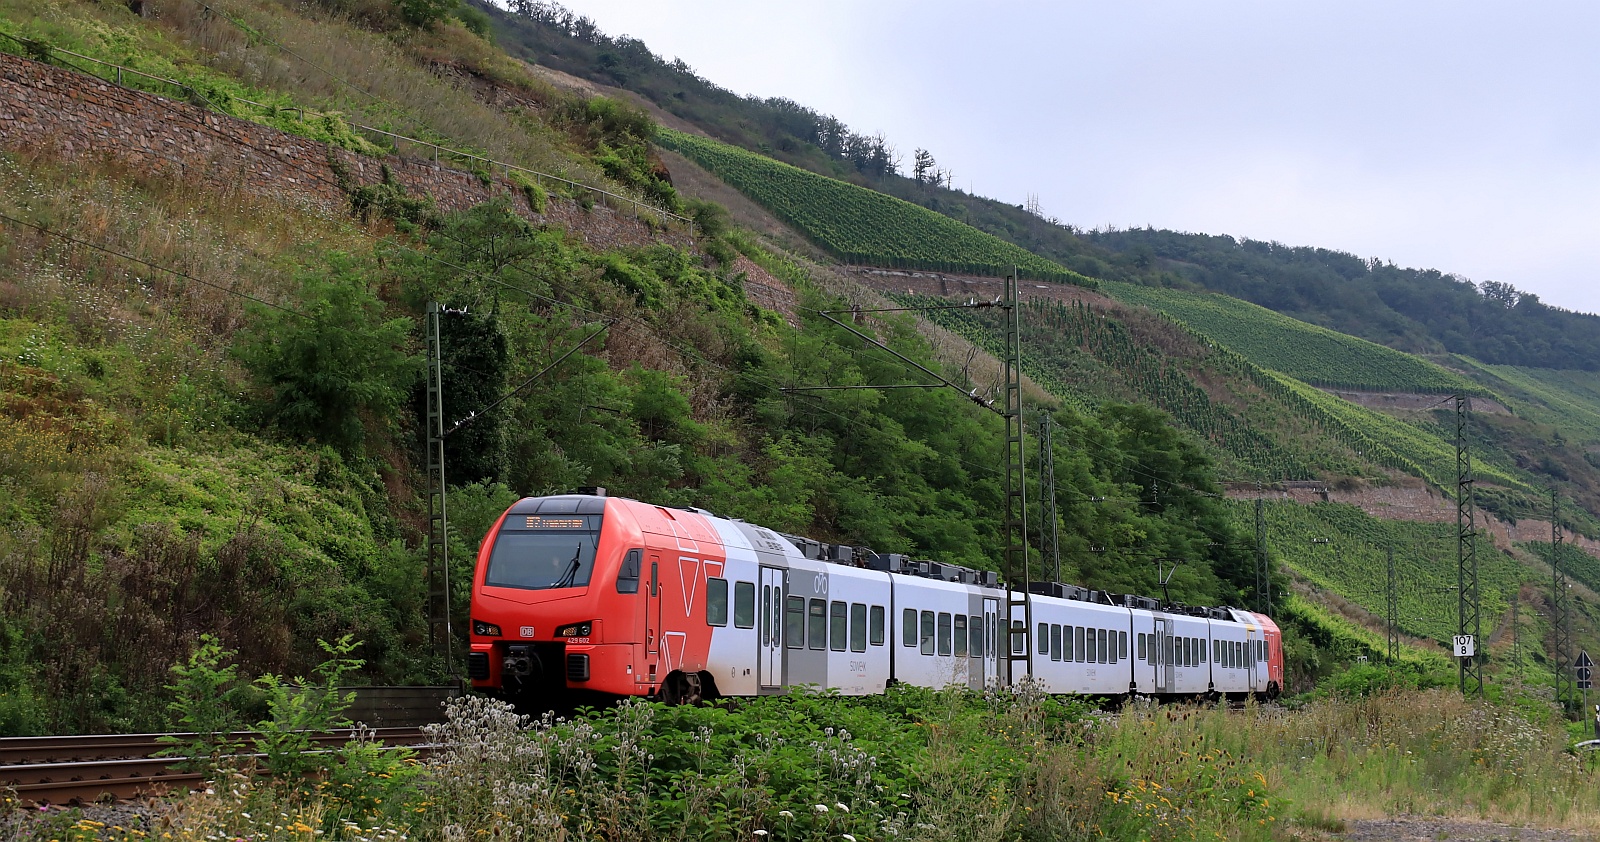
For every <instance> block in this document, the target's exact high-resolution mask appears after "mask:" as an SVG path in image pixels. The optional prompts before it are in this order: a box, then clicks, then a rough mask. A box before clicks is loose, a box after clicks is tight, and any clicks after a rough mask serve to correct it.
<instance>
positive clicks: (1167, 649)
mask: <svg viewBox="0 0 1600 842" xmlns="http://www.w3.org/2000/svg"><path fill="white" fill-rule="evenodd" d="M1177 641H1178V639H1177V638H1176V637H1164V638H1162V639H1161V654H1162V658H1161V663H1163V664H1170V665H1172V666H1177V665H1178V660H1177V659H1176V658H1174V657H1173V655H1175V654H1176V653H1175V652H1174V651H1173V647H1174V646H1175V645H1176V643H1177Z"/></svg>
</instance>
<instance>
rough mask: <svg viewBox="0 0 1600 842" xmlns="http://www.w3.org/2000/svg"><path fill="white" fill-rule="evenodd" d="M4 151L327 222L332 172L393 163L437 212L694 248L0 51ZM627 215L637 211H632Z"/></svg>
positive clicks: (677, 235) (605, 215)
mask: <svg viewBox="0 0 1600 842" xmlns="http://www.w3.org/2000/svg"><path fill="white" fill-rule="evenodd" d="M0 149H5V150H8V151H42V152H47V153H51V154H55V155H59V156H61V157H63V158H66V159H69V160H70V159H74V158H97V159H104V160H111V161H115V162H118V163H120V164H122V165H124V166H128V167H131V168H133V169H136V170H139V171H142V172H148V173H152V174H155V175H164V176H171V177H176V178H182V179H184V180H187V181H189V182H190V183H195V184H198V185H200V186H201V187H202V188H204V189H210V190H222V191H228V190H240V191H243V192H246V193H253V194H257V195H262V196H268V197H272V198H275V199H280V200H286V201H289V202H292V203H296V204H300V205H303V206H307V207H310V208H313V209H316V210H317V211H319V212H322V213H327V214H339V213H345V212H347V210H348V208H349V206H350V203H349V199H348V197H347V194H346V193H345V191H344V189H342V188H341V186H340V179H339V174H338V172H336V169H335V168H336V167H338V168H340V169H342V170H343V171H344V173H345V174H346V175H347V177H348V178H349V180H350V181H351V182H353V185H352V186H360V185H364V184H375V183H377V182H379V181H380V180H381V179H382V171H383V167H384V166H387V167H388V169H389V172H390V173H391V177H392V178H393V179H394V181H395V182H396V183H397V184H399V185H400V186H402V187H404V188H405V190H406V192H407V193H409V194H411V195H427V196H431V197H433V200H434V201H435V202H436V203H437V204H438V206H439V208H440V209H442V210H447V211H454V210H465V209H467V208H470V207H472V206H473V205H476V204H478V203H481V202H483V201H486V200H488V199H490V198H492V197H493V196H496V195H505V194H512V195H513V196H516V197H519V198H516V199H515V200H514V201H513V202H512V205H513V207H515V208H516V209H517V211H518V212H519V213H521V214H522V215H523V216H526V217H527V218H528V219H530V220H532V221H534V222H536V223H540V224H549V225H552V226H556V227H560V228H566V229H568V230H570V231H572V232H573V233H574V234H576V235H578V236H579V237H581V238H582V239H583V240H584V241H585V242H586V243H588V244H589V245H591V246H593V247H595V248H597V249H604V248H611V247H616V246H624V245H629V246H642V245H649V244H652V243H657V242H668V243H671V244H672V245H675V246H679V247H682V248H687V247H689V246H690V245H691V240H690V238H689V236H688V233H687V232H686V231H683V230H682V229H681V228H680V227H678V226H676V225H675V226H674V227H672V228H671V229H660V228H656V227H653V226H651V225H648V224H646V223H645V222H644V221H642V220H640V219H637V218H635V217H634V216H633V215H632V214H631V213H630V212H628V211H617V210H613V209H611V208H607V207H604V206H601V205H600V204H598V203H597V204H596V205H595V206H594V207H593V208H592V209H590V210H585V209H584V208H583V207H582V206H581V205H579V203H578V202H576V201H572V200H569V199H565V198H557V197H554V196H552V197H551V198H550V199H549V201H547V202H546V203H545V212H544V213H542V214H538V213H534V212H533V211H532V209H531V208H529V206H528V204H527V202H526V201H523V200H521V199H520V195H521V191H520V190H519V189H518V188H517V186H516V185H515V184H514V183H512V182H511V181H509V180H508V179H506V178H504V177H501V176H491V177H490V178H489V179H488V183H485V182H484V181H482V180H480V179H479V177H478V176H477V175H475V174H473V173H470V172H466V171H464V170H459V169H454V168H452V167H447V166H443V165H440V164H438V163H435V162H433V161H430V160H424V159H417V158H408V157H402V156H397V155H389V156H386V157H383V158H372V157H368V156H365V155H358V154H356V153H354V152H350V151H348V150H344V149H339V148H335V147H331V146H329V145H327V144H325V143H321V142H318V141H314V140H309V139H307V138H303V137H300V136H298V135H292V134H289V133H287V132H282V131H279V130H277V129H274V128H271V127H268V126H263V125H260V124H258V123H252V122H250V121H249V120H241V119H238V118H235V117H227V116H224V115H221V114H217V113H216V112H214V111H211V110H209V109H205V108H201V107H198V106H195V105H190V104H189V103H186V102H181V101H178V100H174V99H170V98H167V97H164V96H159V95H157V94H151V93H145V92H144V91H136V90H131V89H128V88H124V87H120V86H118V85H115V84H112V83H110V82H107V81H105V80H103V79H99V78H97V77H94V76H89V75H85V74H82V73H78V72H75V71H71V70H64V69H62V68H59V67H55V66H54V65H49V64H44V63H41V62H36V61H31V60H29V59H25V58H20V57H17V56H12V55H8V54H4V53H0ZM630 210H631V209H630Z"/></svg>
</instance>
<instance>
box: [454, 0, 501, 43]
mask: <svg viewBox="0 0 1600 842" xmlns="http://www.w3.org/2000/svg"><path fill="white" fill-rule="evenodd" d="M455 16H456V19H457V20H459V21H461V25H462V26H464V27H466V28H467V31H468V32H471V33H472V34H473V35H476V36H478V37H479V38H482V39H483V40H485V41H488V42H489V43H491V44H492V43H494V33H493V32H492V31H491V26H490V23H489V16H488V15H486V14H484V12H483V10H482V9H479V8H478V7H476V6H473V5H470V4H467V3H459V4H458V5H457V6H456V8H455Z"/></svg>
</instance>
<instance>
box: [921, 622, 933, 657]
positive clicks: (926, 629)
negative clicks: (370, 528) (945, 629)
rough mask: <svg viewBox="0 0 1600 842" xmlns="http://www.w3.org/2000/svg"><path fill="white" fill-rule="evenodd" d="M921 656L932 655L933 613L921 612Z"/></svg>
mask: <svg viewBox="0 0 1600 842" xmlns="http://www.w3.org/2000/svg"><path fill="white" fill-rule="evenodd" d="M921 641H922V654H924V655H932V654H933V612H932V611H924V612H922V638H921Z"/></svg>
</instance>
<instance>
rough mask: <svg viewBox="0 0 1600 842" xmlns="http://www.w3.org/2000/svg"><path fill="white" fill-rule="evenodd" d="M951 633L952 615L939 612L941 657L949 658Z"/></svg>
mask: <svg viewBox="0 0 1600 842" xmlns="http://www.w3.org/2000/svg"><path fill="white" fill-rule="evenodd" d="M950 632H951V627H950V615H949V614H947V613H945V612H943V611H940V612H939V654H940V655H946V656H948V655H949V654H950V642H951V641H950V637H951V634H950Z"/></svg>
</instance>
